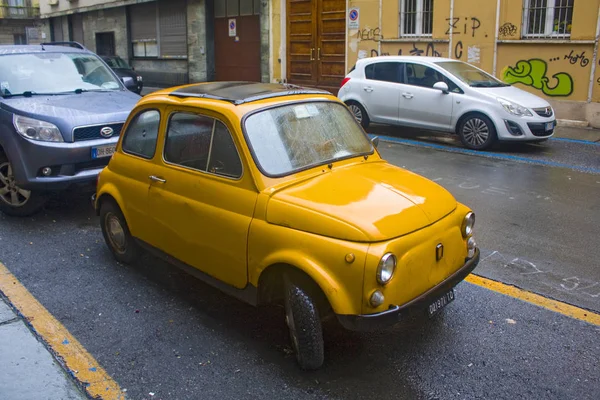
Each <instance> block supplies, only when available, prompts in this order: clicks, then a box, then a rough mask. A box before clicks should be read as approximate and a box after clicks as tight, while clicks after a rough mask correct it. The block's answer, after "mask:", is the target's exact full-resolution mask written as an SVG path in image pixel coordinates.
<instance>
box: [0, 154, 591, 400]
mask: <svg viewBox="0 0 600 400" xmlns="http://www.w3.org/2000/svg"><path fill="white" fill-rule="evenodd" d="M579 146H584V145H579ZM380 149H381V151H382V154H383V155H384V157H386V158H387V159H388V160H389V161H390V162H393V163H395V164H397V165H400V166H405V167H406V168H408V169H412V170H415V171H416V172H418V173H420V174H423V175H425V176H427V177H429V178H431V179H435V180H436V181H437V182H438V183H440V184H442V185H444V186H445V187H447V188H448V189H449V190H450V191H451V192H452V193H453V194H454V195H455V196H456V197H457V198H458V199H459V200H460V201H463V202H465V203H466V204H468V205H469V206H471V207H473V209H475V211H476V212H477V214H478V221H477V228H476V237H477V240H478V242H479V244H480V246H481V247H482V249H483V253H482V255H483V258H484V259H483V261H482V262H481V264H480V266H479V267H478V268H477V269H476V272H477V273H480V274H482V275H485V276H490V277H492V278H495V279H499V280H502V281H505V282H508V283H514V284H516V285H518V286H520V287H523V288H526V289H528V290H532V291H535V292H537V293H541V294H544V295H548V296H551V297H554V298H557V299H561V300H565V301H568V302H570V303H573V304H576V305H579V306H582V307H586V308H589V309H593V310H596V311H598V310H600V307H599V305H598V304H599V302H600V295H598V296H596V292H594V288H598V291H600V287H598V286H600V283H599V284H598V285H596V286H594V282H600V273H599V272H598V270H599V268H598V267H599V266H600V265H599V263H598V261H597V260H598V259H600V258H599V256H600V249H599V247H600V246H598V244H599V239H598V238H599V237H600V224H599V222H600V212H599V209H600V175H597V174H593V173H589V172H588V173H586V172H578V171H577V170H573V169H567V168H558V167H550V166H541V165H535V164H527V163H523V162H518V161H514V160H501V159H494V158H483V157H478V156H473V155H469V154H461V153H450V152H444V151H439V150H437V149H431V148H423V147H415V146H407V145H405V144H395V143H386V142H382V144H381V145H380ZM564 157H570V156H564ZM561 162H567V161H566V159H563V160H562V161H561ZM592 162H593V160H592ZM592 166H593V165H592ZM597 167H598V166H597ZM0 261H2V262H3V263H4V264H5V265H6V266H7V267H8V268H9V269H10V270H11V272H12V273H13V274H14V275H16V276H17V278H19V279H20V280H21V282H22V283H23V284H24V285H25V286H26V287H27V289H28V290H29V291H30V292H32V294H33V295H34V296H35V297H36V298H37V299H38V300H39V301H40V302H41V303H42V304H43V305H44V306H45V307H46V308H47V309H48V310H49V311H50V312H51V313H52V314H53V315H54V316H55V317H56V318H57V319H58V320H60V321H61V322H62V323H63V324H64V325H65V326H66V328H67V329H69V331H70V332H71V333H72V334H73V335H74V336H75V337H76V338H77V339H78V340H79V341H80V342H81V343H82V344H83V345H84V346H85V347H86V348H87V350H88V351H89V352H90V353H91V354H92V355H93V356H94V357H95V358H96V359H97V360H98V361H99V362H100V364H101V365H102V366H103V367H104V368H105V369H106V370H107V372H108V373H109V374H110V375H111V376H112V377H113V378H114V379H115V380H116V381H117V382H118V383H119V384H120V385H121V387H122V388H125V389H127V394H128V396H129V397H130V398H132V399H149V398H153V399H199V398H212V397H218V398H220V399H239V398H265V399H267V398H268V399H273V398H286V399H301V398H309V399H311V398H330V399H364V398H381V399H421V398H423V399H434V398H439V399H447V398H456V399H472V398H486V399H513V398H535V399H546V398H548V399H596V398H597V396H598V393H599V392H600V340H599V339H600V328H598V327H595V326H592V325H589V324H586V323H584V322H580V321H577V320H573V319H570V318H568V317H565V316H562V315H560V314H556V313H553V312H551V311H548V310H545V309H541V308H538V307H536V306H533V305H530V304H527V303H523V302H521V301H519V300H516V299H513V298H510V297H507V296H504V295H501V294H498V293H495V292H491V291H488V290H486V289H483V288H480V287H477V286H474V285H471V284H469V283H466V282H463V283H461V284H460V285H459V286H458V287H457V289H456V294H457V299H456V301H455V302H453V303H452V304H451V305H450V306H448V307H447V308H446V309H445V310H444V312H443V313H442V314H441V315H439V316H438V317H437V318H434V319H433V320H417V321H408V322H407V323H406V324H405V325H402V326H398V327H395V328H393V329H391V330H388V331H385V332H380V333H377V334H357V333H350V332H345V331H343V330H341V329H340V328H339V327H338V326H337V325H336V324H328V325H327V327H326V333H325V338H326V364H325V366H324V367H323V368H322V369H321V370H320V371H317V372H313V373H305V372H301V371H299V370H298V369H297V368H296V366H295V361H294V357H293V356H292V355H291V354H290V349H289V347H288V342H287V334H286V329H285V325H284V322H283V318H282V312H281V310H279V309H276V308H261V309H254V308H252V307H249V306H246V305H245V304H243V303H240V302H238V301H237V300H234V299H231V298H229V297H227V296H225V295H223V294H221V293H220V292H218V291H216V290H215V289H212V288H211V287H208V286H206V285H204V284H202V283H200V282H199V281H197V280H195V279H193V278H190V277H189V276H187V275H186V274H184V273H183V272H179V271H178V270H176V269H174V268H172V267H170V266H168V265H166V264H164V263H163V262H161V261H159V260H157V259H155V258H152V257H150V256H144V258H143V259H142V260H141V261H140V263H139V264H138V265H136V266H122V265H119V264H117V263H116V262H115V261H114V260H113V258H112V256H111V255H110V253H109V251H108V249H107V248H106V246H105V245H104V242H103V239H102V236H101V232H100V229H99V227H98V221H97V219H96V217H95V216H94V215H93V212H92V210H91V208H90V205H89V199H88V197H87V195H84V194H75V195H64V196H62V197H60V198H58V199H56V200H55V201H54V202H53V203H52V204H50V205H49V207H48V209H47V210H46V211H45V212H43V213H41V214H39V215H37V216H36V217H34V218H27V219H13V218H9V217H6V216H4V215H1V214H0ZM536 269H537V270H539V271H541V272H538V271H537V270H536ZM574 278H577V279H574ZM584 283H585V287H586V288H585V289H584V285H583V284H584ZM590 285H591V286H590ZM594 296H595V297H594ZM150 392H152V393H154V394H155V395H154V396H153V397H151V396H150V395H149V393H150Z"/></svg>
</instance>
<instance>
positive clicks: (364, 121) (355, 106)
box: [347, 101, 370, 129]
mask: <svg viewBox="0 0 600 400" xmlns="http://www.w3.org/2000/svg"><path fill="white" fill-rule="evenodd" d="M347 104H348V108H349V109H350V111H352V114H353V115H354V118H356V121H357V122H358V123H359V124H361V125H362V127H363V128H365V129H367V128H368V127H369V122H370V120H369V115H368V114H367V111H366V110H365V108H364V107H363V106H362V105H360V104H359V103H356V102H354V101H352V102H349V103H347Z"/></svg>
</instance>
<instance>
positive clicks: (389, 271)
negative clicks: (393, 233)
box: [377, 253, 396, 285]
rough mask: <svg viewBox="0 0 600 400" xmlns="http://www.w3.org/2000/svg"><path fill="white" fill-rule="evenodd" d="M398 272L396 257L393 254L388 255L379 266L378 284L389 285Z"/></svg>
mask: <svg viewBox="0 0 600 400" xmlns="http://www.w3.org/2000/svg"><path fill="white" fill-rule="evenodd" d="M395 270H396V256H395V255H393V254H392V253H386V254H384V255H383V257H381V260H380V261H379V265H378V266H377V282H379V283H380V284H382V285H385V284H387V283H388V282H389V281H390V280H391V279H392V276H394V271H395Z"/></svg>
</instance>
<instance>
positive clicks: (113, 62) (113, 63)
mask: <svg viewBox="0 0 600 400" xmlns="http://www.w3.org/2000/svg"><path fill="white" fill-rule="evenodd" d="M104 61H106V63H107V64H108V66H109V67H111V68H124V69H131V67H130V66H129V64H127V63H126V62H125V60H123V59H122V58H121V57H106V58H105V59H104Z"/></svg>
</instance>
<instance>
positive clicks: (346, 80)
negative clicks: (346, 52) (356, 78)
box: [340, 77, 350, 89]
mask: <svg viewBox="0 0 600 400" xmlns="http://www.w3.org/2000/svg"><path fill="white" fill-rule="evenodd" d="M348 81H350V78H349V77H346V78H344V79H343V80H342V84H341V85H340V89H341V88H342V86H344V85H345V84H346V83H347V82H348Z"/></svg>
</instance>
